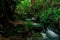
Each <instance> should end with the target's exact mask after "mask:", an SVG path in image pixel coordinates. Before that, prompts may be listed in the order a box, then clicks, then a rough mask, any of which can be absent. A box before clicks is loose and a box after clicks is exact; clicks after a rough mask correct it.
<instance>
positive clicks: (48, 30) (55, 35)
mask: <svg viewBox="0 0 60 40" xmlns="http://www.w3.org/2000/svg"><path fill="white" fill-rule="evenodd" d="M46 34H47V35H49V37H58V34H56V33H55V32H53V31H52V30H50V29H47V31H46Z"/></svg>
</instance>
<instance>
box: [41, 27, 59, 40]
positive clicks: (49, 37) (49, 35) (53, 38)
mask: <svg viewBox="0 0 60 40" xmlns="http://www.w3.org/2000/svg"><path fill="white" fill-rule="evenodd" d="M44 31H45V30H44ZM40 34H41V35H42V37H43V39H44V40H59V35H58V34H56V33H55V32H53V31H52V30H50V29H49V28H47V30H46V31H45V32H41V33H40Z"/></svg>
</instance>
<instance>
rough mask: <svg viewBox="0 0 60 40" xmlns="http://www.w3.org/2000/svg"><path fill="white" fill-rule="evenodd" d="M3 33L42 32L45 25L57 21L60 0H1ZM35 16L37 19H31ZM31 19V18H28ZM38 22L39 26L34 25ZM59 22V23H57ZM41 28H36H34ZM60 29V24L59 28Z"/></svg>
mask: <svg viewBox="0 0 60 40" xmlns="http://www.w3.org/2000/svg"><path fill="white" fill-rule="evenodd" d="M0 11H1V12H0V24H1V25H2V27H3V28H2V27H1V31H3V32H2V33H1V34H2V35H3V34H4V35H3V36H6V35H7V36H6V37H8V35H10V36H13V34H14V35H16V34H17V35H19V33H22V32H23V34H26V35H27V33H28V32H31V31H35V32H37V31H38V30H39V31H38V32H41V31H42V28H43V26H47V25H48V26H50V24H51V23H57V22H58V18H59V16H60V1H59V0H49V1H48V0H35V1H33V0H1V1H0ZM32 17H34V18H35V20H34V19H33V20H31V18H32ZM28 19H30V20H28ZM34 23H38V25H37V26H35V25H32V24H34ZM57 24H58V23H57ZM35 27H36V28H37V27H38V28H40V29H38V28H37V29H36V30H35V29H34V28H35ZM57 29H59V30H60V26H59V27H58V28H57Z"/></svg>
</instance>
